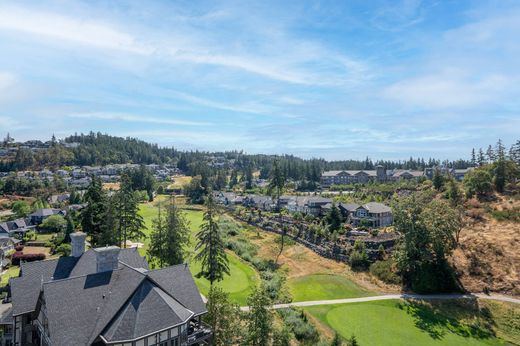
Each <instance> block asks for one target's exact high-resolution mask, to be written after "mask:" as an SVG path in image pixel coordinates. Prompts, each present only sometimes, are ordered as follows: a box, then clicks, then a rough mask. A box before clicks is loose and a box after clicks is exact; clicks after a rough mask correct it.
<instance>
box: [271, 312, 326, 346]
mask: <svg viewBox="0 0 520 346" xmlns="http://www.w3.org/2000/svg"><path fill="white" fill-rule="evenodd" d="M278 313H279V315H280V317H282V319H283V321H284V324H285V325H286V326H287V327H288V328H289V330H291V332H292V333H293V334H294V336H295V337H296V339H297V340H298V341H300V342H305V343H308V344H316V343H317V342H318V339H319V334H318V331H317V330H316V328H315V327H314V326H313V325H312V324H311V323H310V322H309V321H308V320H307V316H306V315H305V312H304V311H299V310H296V309H292V308H289V309H280V310H278Z"/></svg>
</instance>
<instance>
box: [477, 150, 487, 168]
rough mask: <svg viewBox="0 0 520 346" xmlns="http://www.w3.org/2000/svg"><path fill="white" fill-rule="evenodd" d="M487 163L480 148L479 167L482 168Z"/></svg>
mask: <svg viewBox="0 0 520 346" xmlns="http://www.w3.org/2000/svg"><path fill="white" fill-rule="evenodd" d="M485 162H486V159H485V158H484V151H483V150H482V148H480V149H479V150H478V159H477V163H478V165H479V166H482V165H483V164H484V163H485Z"/></svg>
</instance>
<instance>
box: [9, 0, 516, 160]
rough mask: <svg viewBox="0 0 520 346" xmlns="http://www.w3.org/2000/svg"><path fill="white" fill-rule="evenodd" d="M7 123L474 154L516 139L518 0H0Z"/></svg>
mask: <svg viewBox="0 0 520 346" xmlns="http://www.w3.org/2000/svg"><path fill="white" fill-rule="evenodd" d="M0 52H1V53H0V132H1V133H5V132H7V131H10V132H11V134H12V135H13V137H15V138H16V139H17V140H26V139H31V138H39V139H48V138H49V137H50V136H51V135H52V134H53V133H55V134H56V136H57V137H64V136H66V135H69V134H71V133H74V132H78V133H79V132H88V131H90V130H93V131H102V132H107V133H110V134H113V135H119V136H132V137H138V138H141V139H144V140H147V141H151V142H155V143H159V144H160V145H168V146H170V145H173V146H175V147H177V148H180V149H206V150H231V149H243V150H245V151H247V152H251V153H292V154H296V155H299V156H303V157H324V158H327V159H346V158H364V157H365V156H369V157H372V158H374V159H379V158H382V159H400V158H407V157H409V156H411V155H413V156H424V157H430V156H431V157H437V158H450V159H454V158H459V157H468V156H469V152H470V150H471V148H472V147H479V146H487V144H489V143H494V142H496V140H497V139H498V138H501V139H502V140H504V142H505V143H506V144H507V145H509V144H511V143H512V142H513V141H515V140H517V139H519V138H520V88H519V85H520V83H519V82H520V2H518V1H507V0H503V1H490V2H487V1H484V0H479V1H450V0H447V1H419V0H405V1H395V0H393V1H364V0H359V1H340V0H337V1H258V2H253V1H222V2H220V1H137V0H136V1H126V2H125V1H88V2H87V1H85V2H77V1H65V0H59V1H58V0H57V1H0Z"/></svg>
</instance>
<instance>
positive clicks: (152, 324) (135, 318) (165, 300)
mask: <svg viewBox="0 0 520 346" xmlns="http://www.w3.org/2000/svg"><path fill="white" fill-rule="evenodd" d="M158 316H160V318H157V317H158ZM192 316H193V312H192V311H190V310H188V309H186V308H185V307H184V306H182V305H181V304H180V303H179V302H178V301H176V300H175V299H173V297H171V296H170V295H168V294H166V292H164V291H163V290H162V289H161V288H160V287H158V286H156V285H155V284H154V283H152V282H151V281H150V280H144V281H143V282H142V283H141V285H140V286H139V287H138V288H137V289H136V290H135V292H134V294H133V295H132V297H131V298H130V299H129V300H128V301H127V302H126V304H124V305H123V307H122V308H121V309H120V311H119V312H118V313H117V315H116V316H115V317H114V319H113V320H112V322H110V324H108V325H107V327H106V328H105V330H104V331H103V333H102V336H103V339H105V340H106V341H109V342H116V341H119V342H123V341H127V340H134V339H137V338H140V337H143V336H145V335H149V334H152V333H154V332H157V331H159V330H164V329H167V328H171V327H173V326H176V325H179V324H181V323H183V322H185V321H187V320H189V319H190V318H191V317H192Z"/></svg>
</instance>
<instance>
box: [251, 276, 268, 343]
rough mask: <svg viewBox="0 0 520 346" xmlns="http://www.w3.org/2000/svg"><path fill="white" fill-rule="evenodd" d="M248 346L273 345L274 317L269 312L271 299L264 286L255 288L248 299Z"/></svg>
mask: <svg viewBox="0 0 520 346" xmlns="http://www.w3.org/2000/svg"><path fill="white" fill-rule="evenodd" d="M247 304H248V306H249V314H248V318H247V345H249V346H264V345H269V344H270V343H271V336H272V329H273V315H272V314H271V311H270V310H269V307H270V306H271V299H270V298H269V294H268V293H267V290H266V289H265V287H264V286H263V285H260V286H257V287H255V288H254V290H253V292H252V293H251V295H250V296H249V297H248V298H247Z"/></svg>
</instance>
